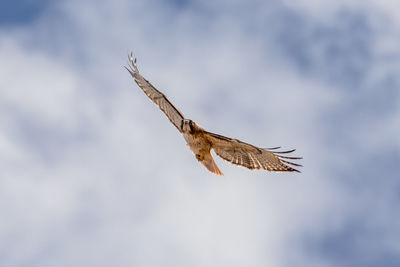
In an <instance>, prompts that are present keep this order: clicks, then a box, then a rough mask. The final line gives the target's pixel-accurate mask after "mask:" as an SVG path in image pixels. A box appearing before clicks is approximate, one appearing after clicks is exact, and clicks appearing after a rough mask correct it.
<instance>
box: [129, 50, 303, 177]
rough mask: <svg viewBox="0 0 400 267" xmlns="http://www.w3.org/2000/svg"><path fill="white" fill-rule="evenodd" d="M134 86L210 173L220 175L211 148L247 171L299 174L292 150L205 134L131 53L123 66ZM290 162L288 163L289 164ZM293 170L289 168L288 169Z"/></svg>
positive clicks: (209, 133) (298, 165) (214, 134)
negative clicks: (265, 146) (148, 75)
mask: <svg viewBox="0 0 400 267" xmlns="http://www.w3.org/2000/svg"><path fill="white" fill-rule="evenodd" d="M125 68H126V69H127V70H128V72H129V73H130V75H131V76H132V77H133V79H134V81H135V82H136V84H137V85H138V86H139V87H140V88H141V89H142V90H143V92H144V93H145V94H146V95H147V96H148V97H149V98H150V99H151V100H152V101H153V102H154V103H155V104H156V105H158V107H159V108H160V109H161V111H163V112H164V113H165V115H166V116H167V117H168V119H169V120H170V121H171V123H172V124H173V125H174V126H175V127H176V129H177V130H178V131H179V132H180V133H181V134H182V135H183V137H184V139H185V140H186V143H187V145H188V146H189V148H190V150H191V151H192V152H193V153H194V155H195V156H196V159H197V160H198V161H199V162H200V163H201V164H202V165H203V166H204V167H206V168H207V169H208V170H209V171H210V172H212V173H214V174H216V175H221V176H222V175H223V173H222V172H221V171H220V169H219V168H218V166H217V164H216V163H215V161H214V159H213V157H212V155H211V149H212V150H214V152H215V154H216V155H218V156H219V157H221V158H222V159H224V160H226V161H229V162H231V163H233V164H235V165H239V166H243V167H246V168H248V169H250V170H254V169H263V170H266V171H271V172H300V171H299V170H297V169H295V167H303V166H302V165H300V164H298V163H294V162H292V160H299V159H302V157H292V156H286V154H289V153H292V152H294V151H295V149H292V150H287V151H277V149H280V147H272V148H260V147H256V146H254V145H251V144H248V143H245V142H242V141H240V140H238V139H233V138H230V137H226V136H223V135H219V134H216V133H212V132H208V131H206V130H205V129H203V128H202V127H200V126H199V125H198V124H197V123H196V122H194V121H193V120H191V119H188V118H185V116H184V115H183V114H182V112H180V111H179V110H178V109H177V108H176V107H175V106H174V105H173V104H172V103H171V101H170V100H169V99H168V98H167V97H166V96H165V95H164V94H163V93H162V92H160V91H159V90H157V89H156V88H155V87H154V86H153V85H152V84H151V83H150V82H149V81H148V80H147V79H146V78H144V77H143V76H142V75H141V74H140V72H139V70H138V67H137V64H136V58H134V57H133V53H132V52H131V53H129V54H128V67H126V66H125ZM289 160H290V161H289ZM290 165H291V166H294V167H291V166H290Z"/></svg>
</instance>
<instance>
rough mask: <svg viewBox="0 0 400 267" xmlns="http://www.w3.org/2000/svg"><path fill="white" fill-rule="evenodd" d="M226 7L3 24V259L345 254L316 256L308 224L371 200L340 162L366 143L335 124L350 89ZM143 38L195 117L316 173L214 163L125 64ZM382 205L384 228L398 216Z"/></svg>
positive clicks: (158, 71)
mask: <svg viewBox="0 0 400 267" xmlns="http://www.w3.org/2000/svg"><path fill="white" fill-rule="evenodd" d="M303 2H304V5H307V6H308V7H313V9H314V8H315V6H314V5H311V3H312V2H313V1H311V2H306V1H303ZM197 4H198V3H197ZM215 5H216V6H218V5H220V6H224V5H227V4H226V3H224V2H223V1H221V2H217V3H215ZM257 5H258V6H259V7H260V8H259V12H260V14H262V13H263V12H265V13H268V12H269V11H268V12H267V10H265V9H263V8H262V7H263V4H260V3H258V4H257ZM257 5H255V6H257ZM77 6H79V8H77ZM239 6H240V5H239ZM317 7H318V9H316V11H321V12H322V13H324V12H328V11H327V9H329V8H327V7H326V6H317ZM356 7H357V6H356V5H354V6H352V8H356ZM208 8H209V9H211V10H212V11H214V12H217V11H216V9H213V8H214V7H213V6H212V5H211V6H208ZM230 8H231V9H232V10H236V12H239V13H240V10H237V9H236V8H237V7H236V6H235V5H233V6H231V7H230ZM275 8H278V7H275ZM316 11H313V12H316ZM221 12H222V11H221ZM299 12H300V11H299ZM301 12H303V11H301ZM328 13H329V12H328ZM218 14H219V13H218V12H217V13H216V15H215V14H214V17H213V16H212V15H210V17H207V14H202V13H201V12H199V11H197V10H196V9H195V8H193V7H191V6H189V7H187V8H183V9H179V8H178V7H173V6H172V5H171V4H161V3H160V2H158V1H137V2H135V3H130V2H129V1H119V2H115V1H101V2H98V3H97V4H96V5H92V4H91V3H90V2H79V3H78V2H69V3H68V4H65V3H64V4H60V5H59V6H54V7H52V8H49V9H48V11H47V13H45V14H44V15H43V17H41V18H40V19H39V20H38V21H37V22H36V24H35V25H30V26H24V27H21V28H19V29H17V30H11V31H3V32H0V40H2V43H1V45H0V58H2V59H3V60H2V61H1V62H0V70H1V71H0V104H1V107H0V110H1V113H2V114H1V115H0V118H1V122H0V133H1V134H0V149H2V150H1V151H0V158H1V160H2V162H6V164H1V167H2V172H1V176H2V178H1V180H0V196H1V197H0V203H2V204H0V212H1V213H2V214H6V216H5V218H6V219H5V220H2V222H0V239H1V240H2V242H1V243H2V244H1V245H0V251H4V253H0V254H3V255H6V256H5V257H4V258H3V259H0V262H1V263H3V265H5V266H7V265H9V266H13V265H14V266H16V265H22V264H26V265H29V266H31V265H32V266H33V265H40V266H54V265H55V264H57V265H61V266H71V265H78V266H79V265H85V266H87V265H96V266H102V265H103V266H110V265H146V266H160V265H165V264H169V265H173V266H188V265H199V266H204V265H207V266H233V265H238V266H243V265H248V266H266V265H269V266H286V265H287V264H288V263H290V264H289V265H291V264H292V263H293V262H294V261H296V260H298V261H299V262H298V264H296V265H297V266H299V265H300V266H310V265H313V264H318V266H331V262H330V261H329V259H325V258H324V255H321V256H320V257H315V258H314V259H309V258H308V257H307V255H308V254H307V253H308V252H307V250H306V249H305V248H304V246H303V245H304V244H302V241H303V238H304V236H308V237H310V238H315V239H318V237H320V235H322V234H323V233H324V232H325V231H329V232H335V231H340V230H341V229H342V228H343V225H344V224H345V222H346V216H351V213H352V212H353V211H354V209H356V208H361V209H362V210H364V209H365V207H364V206H363V205H366V203H369V202H368V201H369V200H368V199H364V198H362V201H360V202H361V203H357V205H355V206H352V205H349V203H351V202H352V201H353V200H354V196H353V194H355V192H353V191H352V190H351V189H349V188H347V187H346V185H345V184H343V183H342V182H341V180H339V179H337V176H338V174H337V173H335V171H334V169H335V167H338V166H340V167H343V169H346V168H348V167H349V166H351V165H352V164H353V162H351V161H350V160H349V159H350V158H351V156H353V154H349V155H346V156H344V155H343V153H344V151H343V149H342V145H343V143H340V145H339V146H337V145H335V141H332V140H328V141H327V140H326V138H327V135H326V132H325V131H326V129H325V128H323V127H324V126H325V123H326V118H330V114H329V112H336V111H337V109H338V107H339V108H340V107H342V106H343V105H344V104H343V103H346V97H347V96H348V95H347V93H346V91H344V90H338V89H339V88H338V85H337V84H331V83H329V82H327V81H325V80H323V79H320V77H315V76H313V75H305V74H304V73H301V72H299V70H298V68H297V67H296V66H295V64H292V62H290V60H288V59H287V58H286V57H285V56H284V55H282V54H280V51H281V50H280V49H281V47H277V45H276V43H275V42H274V41H273V40H272V39H273V38H274V37H273V36H269V35H268V34H267V35H266V36H264V34H260V33H251V32H249V29H247V28H246V27H247V26H248V25H251V23H250V22H252V21H251V19H252V17H251V15H249V14H248V13H245V14H244V15H243V17H241V20H237V19H235V18H234V17H231V16H229V15H227V14H226V13H224V14H223V15H221V16H218ZM268 14H269V13H268ZM332 16H333V15H332ZM56 18H57V19H58V20H57V19H56ZM59 21H62V22H63V23H60V22H59ZM390 42H391V39H390V40H389V41H388V43H390ZM385 47H387V46H385ZM390 47H391V49H392V50H396V49H395V46H394V45H392V46H390ZM55 48H57V49H55ZM130 49H133V50H134V52H135V53H136V55H137V57H138V65H139V68H140V69H141V71H142V72H143V74H144V75H145V76H146V77H147V78H148V79H149V80H150V81H152V83H153V84H154V85H156V86H157V87H159V88H160V89H161V90H163V91H164V92H165V93H166V94H167V96H169V98H170V99H171V100H173V102H174V103H175V104H176V105H177V106H178V107H179V108H180V109H181V110H182V111H183V113H184V114H185V115H187V116H189V117H191V118H192V119H194V120H196V121H199V123H200V124H201V125H202V126H204V127H206V128H207V129H210V130H213V131H216V132H218V133H221V134H226V135H230V136H232V137H235V138H240V139H244V141H247V142H251V143H254V144H257V145H260V146H275V145H283V146H284V148H292V146H295V147H297V148H298V149H299V151H298V154H299V155H302V156H304V157H305V159H304V160H303V161H302V163H303V164H304V165H305V167H304V168H303V174H300V175H292V174H270V173H265V172H261V171H259V172H255V171H254V172H252V171H248V170H245V169H243V168H238V167H236V166H233V165H229V163H227V162H223V161H222V160H220V159H216V160H217V163H218V164H219V165H220V168H221V170H222V171H223V172H224V173H225V175H226V176H225V177H224V178H218V177H214V176H212V175H210V174H209V173H208V172H207V171H206V170H205V169H204V168H203V167H202V166H201V165H200V164H199V163H198V162H197V161H196V160H195V158H194V157H193V155H191V153H190V152H189V150H188V149H187V148H186V147H185V145H184V140H183V138H182V137H181V136H179V134H178V133H177V132H176V130H175V128H174V127H173V126H171V125H170V123H169V121H168V120H167V119H166V118H165V117H164V116H163V114H162V113H161V112H160V111H159V110H158V108H157V107H156V106H155V105H154V104H152V103H151V102H150V101H149V100H148V99H147V97H146V96H145V95H144V94H143V93H142V92H141V91H140V89H139V88H138V87H137V86H136V85H135V84H134V83H133V81H132V80H131V78H130V76H129V75H128V73H127V72H126V71H125V70H124V69H123V67H122V66H123V65H124V64H126V52H127V50H130ZM379 51H381V50H379ZM313 56H316V57H318V55H313ZM322 63H323V62H322ZM322 63H320V64H322ZM385 66H386V65H385ZM388 68H389V69H390V70H392V68H390V67H388ZM379 71H381V69H380V68H379V69H377V70H376V72H379ZM374 73H375V72H374ZM382 75H383V76H384V74H382ZM376 77H377V78H376V80H379V77H380V76H379V75H376ZM340 89H342V88H340ZM396 118H398V108H397V111H396V113H393V114H392V116H391V117H390V119H387V122H385V126H383V127H384V128H385V129H388V130H389V132H386V133H385V134H386V136H387V137H388V139H389V141H390V140H393V139H395V133H396V132H398V129H397V128H396V127H395V126H393V125H392V126H391V124H392V122H394V121H396ZM363 125H364V124H363ZM337 127H339V128H340V127H343V126H342V125H338V126H337ZM350 130H351V129H349V131H350ZM355 132H357V136H361V135H362V134H361V133H360V132H359V131H358V130H357V129H356V131H355ZM382 132H384V131H383V130H382ZM379 135H381V134H379ZM382 135H383V133H382ZM357 136H352V137H357ZM359 139H360V141H359V142H360V143H361V144H363V143H365V144H368V142H370V141H371V140H372V139H374V136H370V135H369V134H366V135H362V136H361V138H359ZM338 141H340V140H337V142H338ZM375 144H378V142H377V143H375ZM374 148H377V146H372V145H371V149H374ZM382 201H383V203H385V204H387V205H388V206H387V208H388V210H391V206H390V204H391V202H390V200H388V199H386V198H382ZM387 201H389V202H387ZM382 216H383V219H382V220H383V222H381V223H380V222H377V224H378V226H377V227H376V229H380V227H382V225H384V226H385V227H387V224H386V223H385V222H384V220H385V218H386V216H389V215H388V214H387V213H384V214H383V215H382ZM304 242H305V241H304ZM388 243H389V244H388V246H389V247H390V246H391V243H390V242H388Z"/></svg>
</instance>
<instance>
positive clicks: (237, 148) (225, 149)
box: [204, 132, 302, 172]
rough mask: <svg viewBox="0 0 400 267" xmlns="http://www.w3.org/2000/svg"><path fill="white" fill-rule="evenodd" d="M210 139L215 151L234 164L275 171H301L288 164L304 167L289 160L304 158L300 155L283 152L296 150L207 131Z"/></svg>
mask: <svg viewBox="0 0 400 267" xmlns="http://www.w3.org/2000/svg"><path fill="white" fill-rule="evenodd" d="M204 134H205V136H206V138H207V139H208V141H209V142H210V143H211V147H212V149H214V151H215V153H216V154H217V155H218V156H220V157H221V158H223V159H224V160H227V161H229V162H231V163H233V164H236V165H240V166H243V167H246V168H249V169H264V170H267V171H274V172H300V171H298V170H296V169H294V168H292V167H290V166H288V165H292V166H297V167H302V166H301V165H300V164H297V163H293V162H290V161H287V159H289V160H296V159H302V158H300V157H287V156H283V155H282V154H287V153H291V152H293V151H295V149H293V150H288V151H280V152H279V151H277V152H273V151H271V150H275V149H279V148H280V147H274V148H269V149H268V148H267V149H265V148H258V147H255V146H253V145H250V144H247V143H244V142H242V141H239V140H237V139H232V138H229V137H225V136H222V135H219V134H215V133H210V132H205V133H204Z"/></svg>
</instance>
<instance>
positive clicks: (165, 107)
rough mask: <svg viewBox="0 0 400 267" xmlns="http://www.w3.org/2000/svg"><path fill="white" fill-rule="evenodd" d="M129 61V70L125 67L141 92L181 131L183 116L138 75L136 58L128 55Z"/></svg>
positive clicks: (161, 94)
mask: <svg viewBox="0 0 400 267" xmlns="http://www.w3.org/2000/svg"><path fill="white" fill-rule="evenodd" d="M128 60H129V68H127V67H125V68H126V69H127V70H128V71H129V73H130V74H131V75H132V77H133V78H134V79H135V82H136V83H137V84H138V85H139V87H140V88H142V90H143V92H144V93H145V94H146V95H147V96H148V97H149V98H150V99H151V100H152V101H153V102H154V103H156V104H157V105H158V106H159V107H160V109H161V110H162V111H163V112H164V113H165V115H167V117H168V119H169V120H170V121H171V122H172V124H173V125H175V127H176V128H177V129H178V131H180V132H182V130H181V123H182V120H183V119H184V116H183V114H182V113H181V112H180V111H179V110H178V109H177V108H176V107H174V105H172V103H171V102H170V101H169V100H168V98H167V97H166V96H165V95H164V94H163V93H161V92H160V91H158V90H157V89H156V88H155V87H154V86H153V85H152V84H151V83H150V82H149V81H148V80H146V79H145V78H144V77H143V76H142V75H140V73H139V70H138V68H137V66H136V58H135V59H134V58H133V54H132V53H130V54H129V55H128Z"/></svg>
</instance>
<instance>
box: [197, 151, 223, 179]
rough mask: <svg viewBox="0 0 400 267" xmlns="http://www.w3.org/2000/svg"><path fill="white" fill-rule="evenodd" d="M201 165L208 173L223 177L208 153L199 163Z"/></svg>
mask: <svg viewBox="0 0 400 267" xmlns="http://www.w3.org/2000/svg"><path fill="white" fill-rule="evenodd" d="M200 162H201V164H203V165H204V167H206V168H207V169H208V170H209V171H210V172H212V173H215V174H216V175H220V176H223V175H224V174H223V173H222V172H221V171H220V170H219V169H218V166H217V164H216V163H215V161H214V159H213V157H212V156H211V154H210V153H208V154H206V155H205V157H204V159H203V160H202V161H200Z"/></svg>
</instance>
